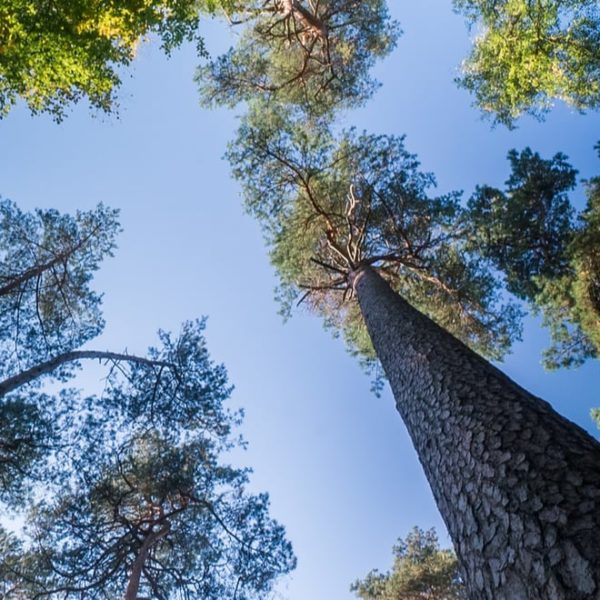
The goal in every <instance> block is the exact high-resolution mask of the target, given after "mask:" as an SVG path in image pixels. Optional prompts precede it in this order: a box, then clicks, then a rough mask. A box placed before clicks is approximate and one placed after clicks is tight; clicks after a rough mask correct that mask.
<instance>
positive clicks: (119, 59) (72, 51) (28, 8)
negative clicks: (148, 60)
mask: <svg viewBox="0 0 600 600" xmlns="http://www.w3.org/2000/svg"><path fill="white" fill-rule="evenodd" d="M219 4H220V3H219V2H218V0H214V1H213V0H127V1H125V2H122V1H115V0H109V1H100V0H54V1H53V2H37V1H35V0H6V1H4V2H2V5H1V6H0V116H1V115H2V114H6V113H7V112H8V111H9V110H10V108H11V107H12V106H13V105H14V104H15V103H16V101H17V100H18V99H19V98H20V99H22V100H24V101H25V103H26V104H27V106H28V107H29V109H30V110H31V111H32V112H33V113H38V112H49V113H51V114H52V115H53V117H54V118H55V119H57V120H60V119H61V118H62V117H63V116H64V115H65V110H66V109H67V107H68V106H69V105H70V104H71V103H73V102H77V101H78V100H80V99H82V98H86V99H87V100H88V101H89V103H90V104H91V106H92V107H94V108H97V109H100V110H102V111H107V112H109V111H112V110H113V109H114V107H115V92H116V89H117V88H118V87H119V85H120V83H121V77H122V75H121V73H122V67H124V66H127V65H129V64H130V63H131V61H132V60H133V59H134V57H135V54H136V49H137V47H138V45H139V44H140V43H141V41H142V40H143V39H144V38H145V37H147V36H150V35H153V36H157V37H158V38H159V39H160V41H161V44H162V48H163V49H164V50H165V51H166V52H167V53H169V52H171V50H173V49H174V48H175V47H177V46H178V45H179V44H181V43H182V42H183V41H184V40H192V39H195V40H196V42H197V43H198V48H199V50H200V51H202V40H201V39H200V37H199V36H198V23H199V12H200V10H203V11H205V12H206V11H211V10H214V9H215V8H216V6H217V5H219Z"/></svg>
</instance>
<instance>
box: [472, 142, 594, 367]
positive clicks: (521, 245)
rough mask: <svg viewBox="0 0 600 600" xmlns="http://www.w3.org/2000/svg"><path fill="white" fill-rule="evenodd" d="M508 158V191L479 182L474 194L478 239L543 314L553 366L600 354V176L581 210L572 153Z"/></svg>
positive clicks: (514, 288) (512, 287)
mask: <svg viewBox="0 0 600 600" xmlns="http://www.w3.org/2000/svg"><path fill="white" fill-rule="evenodd" d="M508 157H509V161H510V164H511V170H512V173H511V176H510V177H509V179H508V180H507V182H506V190H505V191H500V190H497V189H494V188H490V187H480V188H478V190H477V191H476V193H475V195H474V196H473V198H471V200H470V201H469V209H470V224H471V226H472V227H473V232H474V234H473V240H474V244H475V245H476V246H477V247H478V250H479V251H480V252H481V253H482V254H483V255H484V256H486V257H487V258H488V259H489V260H490V262H491V263H492V264H493V265H494V267H496V268H497V269H499V270H500V271H501V272H502V273H503V274H504V276H505V280H506V287H507V289H508V290H509V291H511V292H512V293H514V294H516V295H517V296H518V297H519V298H522V299H524V300H526V301H528V302H529V304H530V305H531V307H532V308H533V310H534V311H535V312H541V313H542V315H543V322H544V325H546V326H547V327H548V328H549V329H550V333H551V339H552V343H551V346H550V348H549V349H548V350H547V351H545V353H544V364H545V365H546V367H548V368H558V367H561V366H563V367H565V366H566V367H568V366H576V365H579V364H581V363H582V362H584V361H585V360H586V359H587V358H591V357H598V356H599V355H600V294H599V291H598V290H599V289H600V284H599V283H598V282H599V281H600V256H599V254H598V248H600V216H599V215H600V206H599V204H598V202H599V200H598V199H599V185H600V182H599V181H598V179H597V178H594V179H591V180H590V181H588V182H587V186H586V189H587V196H588V201H587V206H586V208H585V209H584V210H583V211H582V212H581V213H580V214H579V215H575V210H574V208H573V206H572V204H571V202H570V200H569V195H568V193H569V192H570V191H571V190H572V189H573V188H574V187H575V184H576V181H577V180H576V174H577V171H576V170H575V169H573V167H571V165H570V164H569V163H568V162H567V157H566V156H564V155H563V154H557V155H555V156H554V157H553V158H552V159H550V160H545V159H542V158H541V157H540V156H539V155H538V154H537V153H534V152H532V151H531V150H530V149H529V148H527V149H525V150H524V151H523V152H521V153H518V152H516V151H514V150H513V151H511V152H510V153H509V155H508Z"/></svg>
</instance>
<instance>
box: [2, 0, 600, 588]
mask: <svg viewBox="0 0 600 600" xmlns="http://www.w3.org/2000/svg"><path fill="white" fill-rule="evenodd" d="M398 4H399V3H397V4H394V5H393V6H392V12H393V13H394V15H395V17H396V18H397V19H398V20H399V21H400V22H401V26H402V28H403V30H404V32H405V33H404V35H403V37H402V38H401V39H400V42H399V44H398V47H397V49H396V50H395V52H394V53H393V55H392V56H391V57H390V58H388V59H387V60H386V61H384V62H383V63H381V64H380V65H379V66H378V67H377V69H376V72H377V76H378V77H379V79H380V80H381V82H382V84H383V86H382V88H381V89H380V90H379V91H378V93H377V94H376V96H375V97H374V98H373V100H372V101H371V102H369V104H368V105H367V106H366V107H365V108H364V109H360V110H358V111H356V112H354V113H352V114H348V115H345V116H344V122H345V123H346V124H347V125H355V126H357V127H358V128H359V129H362V128H367V129H369V130H370V131H373V132H376V133H395V134H403V133H404V134H406V135H407V140H406V144H407V147H408V148H409V149H410V150H411V151H412V152H415V153H417V154H418V155H419V157H420V159H421V162H422V165H423V167H424V169H426V170H431V171H433V172H435V174H436V176H437V179H438V183H439V188H440V190H441V191H448V190H450V189H463V190H465V192H466V193H467V194H468V193H469V192H470V191H472V189H473V188H474V186H475V185H476V184H477V183H484V182H485V183H489V184H492V185H501V184H502V182H503V181H504V180H505V179H506V178H507V176H508V164H507V161H506V159H505V157H506V153H507V151H508V150H509V149H510V148H513V147H514V148H517V149H522V148H523V147H525V146H527V145H529V146H531V147H532V148H533V149H534V150H537V151H539V152H540V153H541V154H542V155H544V156H546V157H549V156H551V155H553V154H554V153H555V152H557V151H559V150H560V151H563V152H565V153H566V154H567V155H568V156H569V157H570V159H571V161H572V163H573V164H574V165H575V166H576V167H577V168H578V169H579V170H580V174H581V176H582V177H589V176H592V175H595V174H598V173H600V161H599V160H598V159H597V157H596V154H595V152H594V150H593V145H594V143H595V142H596V141H598V139H599V138H600V135H599V134H598V132H600V127H599V125H600V119H599V117H598V115H597V114H589V115H580V114H578V113H576V112H574V111H572V110H570V109H567V108H566V107H564V106H558V107H557V108H556V109H555V110H554V111H553V112H552V113H551V114H550V115H549V116H548V118H547V120H546V122H545V123H538V122H536V121H534V120H531V119H523V120H522V122H520V123H519V128H518V129H517V130H516V131H513V132H509V131H507V130H506V129H504V128H495V129H492V128H491V126H490V123H489V121H482V120H481V118H480V115H479V113H478V112H477V111H476V110H475V109H473V108H472V107H471V106H470V98H469V96H468V94H467V93H466V92H464V91H461V90H458V89H457V88H456V87H455V86H454V84H453V81H452V80H453V78H454V77H455V76H456V74H457V68H458V65H459V64H460V61H461V58H462V57H463V56H464V55H465V53H466V51H467V48H468V43H469V34H468V32H467V30H466V28H465V26H464V23H463V20H462V18H461V17H459V16H457V15H455V14H453V13H452V11H451V7H450V2H449V0H445V1H441V0H427V1H423V2H420V3H417V2H413V3H403V5H402V6H398ZM409 4H410V5H409ZM206 35H207V43H208V49H209V51H211V52H217V51H219V50H222V49H224V48H225V47H226V45H227V44H228V43H229V41H228V38H227V36H226V34H225V33H224V31H223V29H222V28H220V27H218V26H217V25H216V24H215V23H207V25H206ZM197 63H198V60H197V58H196V56H195V55H194V49H193V48H192V47H188V48H184V49H182V50H180V51H178V52H176V53H175V55H174V56H173V57H172V58H171V59H170V60H167V59H165V58H164V57H163V56H162V55H161V54H160V53H159V52H158V51H157V50H156V48H154V47H153V46H152V45H151V44H147V45H145V46H143V47H142V48H141V51H140V56H139V58H138V60H137V61H136V63H135V65H134V68H133V69H132V70H131V71H130V72H129V74H130V75H131V77H129V74H128V75H127V76H126V78H125V83H124V86H123V89H122V91H121V112H120V117H119V118H118V119H117V118H114V117H102V116H98V117H92V116H91V115H90V113H89V112H88V111H87V109H86V108H85V107H84V106H80V107H77V108H76V109H75V110H74V111H73V112H72V114H71V115H70V116H69V118H68V119H67V120H66V121H65V122H64V123H62V124H60V125H56V124H54V123H53V122H52V121H51V120H50V119H49V118H47V117H44V116H42V117H31V116H30V115H29V114H28V113H27V112H26V111H25V110H23V109H21V108H18V109H16V110H14V111H13V112H12V113H11V114H10V115H9V116H8V118H6V119H5V120H3V121H0V139H1V140H2V144H1V146H0V176H1V179H2V185H1V187H0V193H1V194H2V195H3V196H4V197H9V198H11V199H13V200H15V201H16V202H17V203H18V204H19V205H20V206H21V207H22V208H24V209H28V208H33V207H36V206H41V207H56V208H58V209H60V210H62V211H72V210H75V209H76V208H90V207H92V206H94V205H95V204H96V203H98V202H101V201H102V202H105V203H107V204H109V205H111V206H114V207H119V208H120V209H121V222H122V225H123V228H124V231H123V233H122V234H121V236H120V239H119V248H118V250H117V253H116V256H115V257H114V258H113V259H110V260H108V261H107V262H106V263H105V264H104V265H103V267H102V269H101V271H100V272H99V273H98V276H97V277H96V287H97V289H98V290H101V291H103V292H104V293H105V300H104V310H105V316H106V320H107V327H106V331H105V333H104V334H103V336H102V337H101V338H100V339H99V340H96V341H95V342H94V343H93V344H91V345H92V346H94V347H100V348H110V349H113V350H123V349H125V348H127V349H128V350H129V351H130V352H138V353H139V352H143V351H144V349H145V348H146V346H147V345H148V344H151V343H153V342H154V341H155V331H156V330H157V329H158V328H159V327H162V328H164V329H175V330H176V329H178V327H179V324H180V323H181V322H182V321H183V320H185V319H191V318H195V317H197V316H200V315H208V316H209V321H208V331H207V338H208V342H209V347H210V349H211V353H212V355H213V357H214V358H215V360H217V361H219V362H224V363H225V364H226V366H227V368H228V370H229V374H230V378H231V380H232V382H233V383H234V384H235V386H236V389H235V391H234V394H233V398H232V402H233V403H234V404H236V405H241V406H243V407H244V408H245V409H246V420H245V424H244V427H243V433H244V435H245V437H246V438H247V440H248V441H249V444H250V445H249V449H248V451H247V452H246V453H245V455H244V457H243V460H244V462H245V463H246V464H248V465H251V466H252V467H253V468H254V470H255V473H254V477H253V480H252V481H253V483H252V485H253V487H254V488H255V489H257V490H267V491H269V492H270V494H271V498H272V512H273V514H274V515H275V516H276V517H277V518H278V519H279V520H280V521H281V522H282V523H283V524H284V525H285V526H286V527H287V531H288V536H289V538H290V539H291V540H292V542H293V544H294V548H295V551H296V553H297V556H298V561H299V562H298V569H297V570H296V572H295V573H293V574H292V575H291V576H290V577H288V578H287V579H285V580H284V581H282V582H281V584H280V586H279V588H278V591H279V593H280V594H281V596H282V597H285V598H290V599H291V600H312V599H316V600H318V599H321V598H323V599H324V598H327V599H328V600H343V599H348V598H351V597H352V595H351V594H350V592H349V584H350V583H351V582H352V581H353V580H354V579H355V578H356V577H359V576H363V575H365V574H366V573H367V572H368V571H369V570H370V569H371V568H374V567H379V568H380V569H386V568H387V567H388V566H389V564H390V561H391V547H392V545H393V544H394V542H395V540H396V538H397V537H398V536H399V535H402V536H404V535H405V534H406V533H407V532H408V530H409V529H410V528H411V527H412V526H413V525H419V526H421V527H430V526H436V527H437V528H438V530H439V531H440V532H441V533H442V534H443V537H444V539H446V538H445V532H444V529H443V525H442V522H441V519H440V517H439V514H438V512H437V509H436V507H435V505H434V503H433V499H432V497H431V493H430V491H429V487H428V485H427V482H426V481H425V479H424V476H423V474H422V472H421V468H420V465H419V463H418V460H417V458H416V455H415V452H414V450H413V449H412V446H411V444H410V440H409V439H408V436H407V433H406V431H405V428H404V425H403V424H402V423H401V421H400V418H399V417H398V415H397V413H396V412H395V409H394V407H393V400H392V398H391V395H390V394H389V392H388V391H387V390H386V391H385V392H384V394H383V395H382V397H381V398H376V397H374V396H373V395H372V394H371V393H370V391H369V388H370V382H369V379H368V377H366V376H365V375H364V374H363V373H361V371H360V368H359V366H358V364H357V363H356V362H355V361H354V360H353V359H352V358H351V357H350V356H348V355H347V354H346V352H345V350H344V348H343V345H342V343H341V341H339V340H335V339H332V337H331V336H330V334H329V333H327V332H325V331H324V330H323V329H322V327H321V324H320V323H319V321H318V319H316V318H314V317H311V316H310V315H308V314H305V313H303V312H300V313H299V314H297V315H296V316H295V317H294V318H293V319H292V320H291V321H290V322H288V323H287V324H285V325H283V323H282V321H281V318H280V317H279V316H278V315H277V305H276V303H275V301H274V299H273V288H274V287H275V284H276V280H275V277H274V273H273V269H272V268H271V266H270V265H269V262H268V259H267V256H266V251H265V248H264V245H263V242H262V239H261V235H260V232H259V230H258V227H257V225H256V223H254V222H253V221H252V220H251V219H250V217H248V216H246V215H245V214H244V213H243V211H242V208H241V202H240V198H239V189H238V187H237V185H236V184H234V183H233V182H232V181H231V180H230V178H229V172H228V165H227V164H226V163H225V162H224V161H223V160H221V156H222V155H223V153H224V151H225V146H226V143H227V141H228V140H229V139H231V138H232V137H233V133H234V130H235V127H236V120H235V115H234V114H233V113H232V112H231V111H225V110H219V111H211V112H209V111H206V110H203V109H201V108H200V107H199V104H198V95H197V91H196V88H195V85H194V83H193V80H192V78H193V74H194V68H195V66H196V64H197ZM577 203H578V206H581V205H582V203H583V194H582V193H581V192H580V193H579V194H578V196H577ZM545 342H546V335H545V333H544V332H542V331H541V330H540V329H539V327H538V326H537V323H536V321H534V320H530V321H528V323H527V327H526V330H525V335H524V342H523V343H521V344H519V345H517V346H515V348H514V352H513V354H512V355H511V356H510V357H509V358H508V359H507V360H506V361H505V363H504V365H503V366H502V368H503V369H504V370H505V371H506V372H507V373H508V374H509V375H510V376H511V377H512V378H514V379H515V380H516V381H517V382H518V383H520V384H521V385H523V386H524V387H526V388H527V389H529V390H531V391H532V392H533V393H535V394H537V395H539V396H541V397H543V398H544V399H546V400H548V401H550V402H551V403H552V404H553V405H554V406H555V407H556V408H557V410H559V411H560V412H562V413H563V414H565V415H566V416H567V417H569V418H570V419H572V420H574V421H575V422H577V423H578V424H580V425H581V426H583V427H585V428H587V429H588V430H590V431H592V432H593V433H594V435H596V433H595V431H594V429H593V424H592V422H591V420H590V419H589V409H590V407H592V406H600V397H599V394H598V391H597V390H598V384H597V382H598V376H599V374H600V369H599V366H598V364H597V363H594V364H591V363H590V364H588V365H586V366H584V367H583V368H580V369H578V370H575V371H564V372H559V373H547V372H545V371H544V370H543V369H542V368H541V366H540V364H539V355H540V350H541V349H542V348H543V347H544V345H545ZM99 376H100V375H99V373H97V372H96V371H95V370H90V371H89V372H88V375H87V376H86V377H85V378H83V380H82V385H84V384H85V385H86V386H89V387H90V388H93V387H94V386H98V385H99V380H98V378H99Z"/></svg>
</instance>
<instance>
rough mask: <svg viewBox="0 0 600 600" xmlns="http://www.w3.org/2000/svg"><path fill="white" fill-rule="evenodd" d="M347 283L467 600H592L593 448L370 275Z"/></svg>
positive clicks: (599, 570)
mask: <svg viewBox="0 0 600 600" xmlns="http://www.w3.org/2000/svg"><path fill="white" fill-rule="evenodd" d="M352 280H353V285H354V289H355V291H356V294H357V297H358V301H359V304H360V308H361V311H362V315H363V318H364V320H365V323H366V326H367V329H368V331H369V335H370V336H371V340H372V342H373V346H374V347H375V351H376V352H377V356H378V357H379V359H380V361H381V363H382V365H383V368H384V370H385V372H386V375H387V378H388V380H389V382H390V386H391V388H392V391H393V394H394V397H395V399H396V406H397V409H398V412H399V413H400V415H401V416H402V418H403V420H404V422H405V424H406V427H407V428H408V431H409V434H410V436H411V438H412V441H413V443H414V445H415V448H416V450H417V454H418V456H419V460H420V461H421V464H422V465H423V468H424V470H425V474H426V476H427V479H428V481H429V484H430V485H431V489H432V491H433V495H434V497H435V500H436V502H437V505H438V508H439V510H440V512H441V514H442V517H443V519H444V521H445V523H446V526H447V527H448V531H449V532H450V535H451V537H452V540H453V542H454V546H455V548H456V552H457V554H458V557H459V560H460V562H461V565H462V568H463V571H464V577H465V582H466V586H467V590H468V594H469V597H470V598H472V599H474V600H480V599H484V598H485V599H490V600H491V599H493V600H534V599H535V600H542V599H543V600H558V599H560V600H563V599H564V600H567V599H568V600H584V599H585V600H598V599H600V444H598V443H597V442H596V441H595V440H594V439H593V438H592V437H590V436H589V435H588V434H587V433H586V432H585V431H583V430H582V429H580V428H579V427H578V426H577V425H575V424H574V423H571V422H570V421H568V420H567V419H565V418H563V417H561V416H560V415H559V414H558V413H557V412H555V411H554V410H553V409H552V407H551V406H550V405H549V404H548V403H547V402H544V401H543V400H540V399H539V398H536V397H535V396H533V395H531V394H530V393H529V392H527V391H526V390H524V389H523V388H521V387H519V386H518V385H517V384H516V383H514V382H513V381H512V380H510V379H509V378H508V377H507V376H506V375H504V374H503V373H502V372H501V371H499V370H498V369H496V368H495V367H494V366H492V365H491V364H489V363H488V362H487V361H485V360H484V359H483V358H481V357H480V356H479V355H477V354H476V353H474V352H473V351H471V350H470V349H469V348H467V347H466V346H465V345H464V344H462V343H461V342H460V341H458V340H457V339H456V338H454V337H453V336H452V335H450V334H449V333H448V332H446V331H445V330H443V329H442V328H441V327H439V326H437V325H436V324H435V323H433V322H432V321H431V320H430V319H428V318H427V317H425V316H424V315H422V314H421V313H420V312H418V311H417V310H415V309H414V308H413V307H412V306H410V305H409V304H408V303H407V302H406V301H404V300H403V299H402V298H401V297H400V296H399V295H398V294H396V293H395V292H394V291H393V290H392V289H391V288H390V287H389V286H388V285H387V283H386V282H385V281H384V280H383V279H382V278H381V277H380V276H379V275H378V274H377V273H376V272H375V271H373V270H372V269H371V268H369V267H362V268H359V269H357V270H356V271H355V272H354V273H353V274H352Z"/></svg>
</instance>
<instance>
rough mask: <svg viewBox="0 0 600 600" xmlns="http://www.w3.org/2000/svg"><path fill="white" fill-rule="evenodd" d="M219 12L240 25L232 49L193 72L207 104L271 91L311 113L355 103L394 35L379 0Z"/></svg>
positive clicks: (367, 89) (240, 5)
mask: <svg viewBox="0 0 600 600" xmlns="http://www.w3.org/2000/svg"><path fill="white" fill-rule="evenodd" d="M225 10H226V12H227V13H228V18H229V20H230V22H231V23H232V24H233V25H236V26H237V25H241V26H243V30H242V33H241V35H240V37H239V39H238V41H237V44H236V46H235V47H234V48H231V49H230V50H229V52H227V53H226V54H224V55H222V56H220V57H217V58H216V59H214V60H211V61H210V62H209V63H208V64H207V65H205V66H203V67H201V68H200V69H199V70H198V75H197V80H198V83H199V86H200V91H201V95H202V99H203V101H204V103H205V104H209V105H210V104H225V105H228V106H233V105H235V104H237V103H238V102H241V101H245V100H249V99H250V98H253V97H256V96H262V97H263V98H266V99H268V98H273V97H274V96H276V97H277V99H278V101H281V102H289V103H291V104H303V105H304V106H305V107H310V109H311V111H312V112H314V113H323V112H327V111H328V110H331V109H332V108H334V107H337V108H339V107H342V106H355V105H357V104H360V103H362V102H363V101H364V100H365V99H366V98H368V97H369V95H370V94H371V92H372V90H373V88H374V86H375V82H374V81H373V79H372V78H371V76H370V75H369V69H370V67H371V66H372V65H373V64H374V62H375V60H376V59H377V58H379V57H381V56H384V55H385V54H387V53H388V52H389V51H390V50H391V49H392V48H393V47H394V45H395V41H396V38H397V36H398V33H399V30H398V27H397V25H396V24H395V23H394V22H393V21H391V19H390V16H389V13H388V10H387V7H386V3H385V2H384V0H329V1H328V2H313V1H312V0H268V1H267V2H232V3H231V4H230V6H228V7H227V8H226V9H225Z"/></svg>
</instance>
